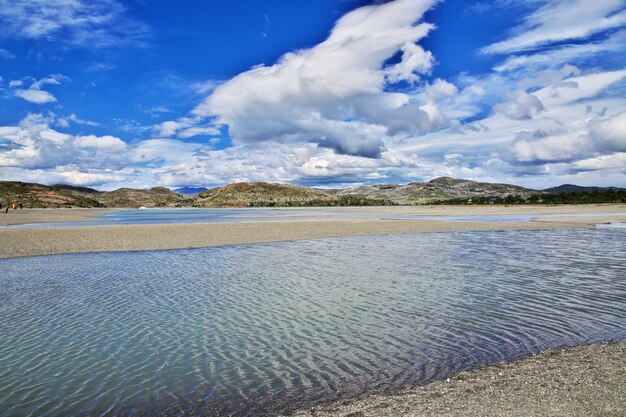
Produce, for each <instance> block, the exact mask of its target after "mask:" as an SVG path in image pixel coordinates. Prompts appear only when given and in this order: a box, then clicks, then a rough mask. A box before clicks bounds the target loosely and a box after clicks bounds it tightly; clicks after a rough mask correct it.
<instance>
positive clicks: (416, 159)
mask: <svg viewBox="0 0 626 417" xmlns="http://www.w3.org/2000/svg"><path fill="white" fill-rule="evenodd" d="M0 25H1V26H2V27H3V30H2V33H0V179H1V180H21V181H33V182H41V183H59V182H63V183H71V184H76V185H87V186H94V187H96V188H101V189H114V188H119V187H122V186H131V187H142V188H143V187H151V186H156V185H165V186H168V187H171V188H176V187H179V186H207V187H211V186H218V185H223V184H226V183H229V182H234V181H275V182H289V183H295V184H302V185H308V186H319V187H339V186H341V187H345V186H351V185H358V184H376V183H404V182H409V181H423V180H429V179H431V178H434V177H438V176H444V175H445V176H453V177H459V178H468V179H474V180H480V181H490V182H509V183H516V184H520V185H525V186H530V187H535V188H544V187H549V186H554V185H558V184H562V183H577V184H581V185H614V186H626V58H625V57H626V51H625V50H626V1H625V0H595V1H593V2H591V1H588V0H493V1H486V0H476V1H467V0H466V1H461V0H447V1H436V0H393V1H387V2H385V1H364V0H311V1H306V2H293V1H284V0H265V1H263V2H259V1H253V0H235V1H186V2H181V3H180V4H174V3H172V2H165V1H150V2H148V1H144V0H126V1H120V0H93V1H87V0H20V1H17V0H0Z"/></svg>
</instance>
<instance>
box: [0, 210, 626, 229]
mask: <svg viewBox="0 0 626 417" xmlns="http://www.w3.org/2000/svg"><path fill="white" fill-rule="evenodd" d="M615 214H619V215H623V214H624V213H623V212H615V213H579V214H578V213H577V214H571V213H570V214H504V215H469V216H424V215H398V214H396V213H394V210H393V207H388V211H386V212H383V213H381V212H376V211H370V210H367V209H360V208H358V207H351V208H343V209H341V208H339V209H332V208H289V209H257V208H234V209H219V208H217V209H216V208H209V209H206V208H175V209H172V208H151V209H143V210H142V209H138V210H123V211H113V212H101V213H100V216H98V217H94V220H93V221H84V222H65V223H35V224H21V225H11V226H0V228H49V227H67V226H110V225H127V224H175V223H223V222H262V221H289V220H355V219H379V220H383V219H385V220H445V221H458V222H467V221H476V222H529V221H531V220H532V219H534V218H546V217H577V216H594V215H600V216H602V215H615Z"/></svg>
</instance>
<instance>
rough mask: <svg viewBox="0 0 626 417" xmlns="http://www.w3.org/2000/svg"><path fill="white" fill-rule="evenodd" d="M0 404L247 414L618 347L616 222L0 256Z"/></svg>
mask: <svg viewBox="0 0 626 417" xmlns="http://www.w3.org/2000/svg"><path fill="white" fill-rule="evenodd" d="M0 266H1V267H2V270H3V274H2V277H0V335H2V337H1V338H0V410H2V412H0V414H1V415H2V416H26V415H46V416H51V415H52V416H54V415H59V416H60V415H63V416H67V415H85V414H88V415H111V416H117V415H131V414H132V415H144V414H145V415H161V414H174V415H177V414H180V413H183V412H186V413H188V414H192V415H195V414H200V415H227V414H229V413H232V414H234V415H259V414H263V413H269V412H286V411H289V410H290V409H293V408H294V407H297V406H301V405H310V404H314V403H319V402H325V401H329V400H333V399H338V398H346V397H351V396H356V395H363V394H366V393H369V392H372V391H377V390H389V389H393V388H397V387H401V386H403V385H405V384H407V383H411V382H416V381H420V382H426V381H430V380H433V379H439V378H445V377H446V376H449V375H450V374H452V373H454V372H457V371H459V370H464V369H471V368H475V367H478V366H480V365H483V364H487V363H492V362H495V361H500V360H507V359H512V358H515V357H518V356H520V355H523V354H527V353H530V352H535V351H539V350H542V349H546V348H550V347H557V346H564V345H574V344H580V343H588V342H594V341H599V340H605V339H626V326H625V325H624V320H623V319H624V317H626V230H625V229H617V228H616V229H582V230H550V231H498V232H461V233H431V234H428V233H421V234H413V235H389V236H370V237H347V238H333V239H320V240H310V241H298V242H286V243H276V244H263V245H250V246H232V247H223V248H208V249H194V250H175V251H154V252H133V253H104V254H78V255H57V256H46V257H37V258H21V259H10V260H2V261H0Z"/></svg>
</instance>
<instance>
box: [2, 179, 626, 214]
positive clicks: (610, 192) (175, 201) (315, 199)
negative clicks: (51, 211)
mask: <svg viewBox="0 0 626 417" xmlns="http://www.w3.org/2000/svg"><path fill="white" fill-rule="evenodd" d="M176 191H178V192H175V191H172V190H170V189H168V188H165V187H154V188H150V189H133V188H120V189H118V190H115V191H99V190H96V189H94V188H89V187H77V186H72V185H67V184H55V185H49V186H48V185H42V184H35V183H24V182H11V181H4V182H0V203H2V204H3V205H6V204H10V203H12V202H21V203H23V205H24V206H25V207H33V208H58V207H126V208H138V207H313V206H367V205H416V204H446V203H449V204H494V203H495V204H497V203H505V204H515V203H529V202H530V203H542V202H543V203H572V202H583V203H585V202H626V189H624V188H616V187H581V186H577V185H571V184H564V185H561V186H558V187H554V188H549V189H545V190H533V189H529V188H524V187H520V186H517V185H511V184H494V183H485V182H476V181H470V180H463V179H455V178H449V177H441V178H436V179H433V180H431V181H428V182H411V183H408V184H379V185H373V186H358V187H351V188H344V189H330V190H320V189H313V188H307V187H301V186H297V185H290V184H277V183H267V182H243V183H234V184H228V185H226V186H223V187H217V188H211V189H206V188H187V187H186V188H183V189H177V190H176ZM583 197H584V198H583Z"/></svg>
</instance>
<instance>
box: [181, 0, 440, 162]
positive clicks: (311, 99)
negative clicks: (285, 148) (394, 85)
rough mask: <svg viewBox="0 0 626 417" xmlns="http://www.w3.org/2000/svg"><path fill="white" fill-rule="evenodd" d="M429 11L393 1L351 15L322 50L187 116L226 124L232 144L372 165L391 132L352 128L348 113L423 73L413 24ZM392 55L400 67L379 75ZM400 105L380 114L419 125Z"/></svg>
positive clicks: (362, 125) (381, 127)
mask: <svg viewBox="0 0 626 417" xmlns="http://www.w3.org/2000/svg"><path fill="white" fill-rule="evenodd" d="M434 3H435V0H396V1H394V2H390V3H386V4H382V5H374V6H367V7H362V8H359V9H356V10H354V11H352V12H350V13H348V14H346V15H345V16H343V17H342V18H341V19H340V20H339V21H338V22H337V24H336V25H335V27H334V29H333V30H332V32H331V34H330V36H329V37H328V39H326V40H325V41H324V42H322V43H320V44H319V45H317V46H315V47H313V48H311V49H306V50H301V51H298V52H295V53H289V54H286V55H284V56H283V57H282V58H281V59H280V60H279V62H278V63H276V64H275V65H273V66H270V67H267V66H259V67H255V68H253V69H252V70H250V71H247V72H244V73H242V74H240V75H238V76H237V77H235V78H233V79H232V80H230V81H228V82H226V83H225V84H223V85H221V86H220V87H218V88H217V89H215V91H214V92H213V93H212V94H211V95H210V96H209V97H208V98H207V99H206V100H205V101H204V102H203V103H202V104H200V105H199V106H197V107H196V109H195V110H194V112H193V113H194V114H195V115H196V116H200V117H206V116H215V117H217V122H218V123H219V124H227V125H228V126H229V132H230V134H231V136H232V137H233V141H234V143H236V144H250V143H257V142H264V141H274V142H281V143H292V144H297V143H307V142H308V143H318V144H319V145H320V146H326V147H329V148H332V149H335V150H336V151H337V152H341V153H348V154H353V155H364V156H372V157H378V156H380V152H381V150H382V149H383V138H384V136H385V132H386V129H387V128H389V127H391V128H392V129H393V128H394V127H393V126H386V125H385V124H384V123H380V122H381V121H378V123H376V124H374V123H368V122H367V121H365V120H359V119H358V116H357V119H356V120H355V115H352V114H350V110H351V107H352V105H353V102H354V101H359V100H360V99H361V97H363V96H368V97H369V98H368V100H370V101H371V100H373V101H377V100H379V101H380V103H381V104H383V105H386V103H387V101H388V99H387V98H386V97H385V95H386V93H385V82H386V81H393V82H398V81H407V82H415V81H416V80H417V76H418V74H419V73H425V72H428V71H429V70H430V67H431V65H432V56H431V55H430V53H427V52H425V51H423V50H422V49H421V48H420V47H418V46H416V45H415V42H417V41H418V40H420V39H421V38H423V37H424V36H426V34H427V33H428V32H429V31H430V30H431V29H432V26H431V25H429V24H426V23H421V24H417V25H416V22H418V21H419V20H420V18H421V16H422V15H423V13H424V12H425V11H426V10H428V9H429V8H430V7H431V6H432V5H433V4H434ZM396 52H401V53H402V59H401V62H400V63H398V64H396V65H393V66H390V67H388V68H383V64H384V63H385V61H386V60H387V59H388V58H390V57H392V56H393V55H394V54H395V53H396ZM405 105H406V106H408V107H405ZM405 105H403V106H400V107H397V108H395V109H394V108H390V107H389V106H387V112H391V113H395V112H396V111H397V112H398V115H397V116H394V119H395V118H402V119H403V118H405V115H404V114H403V113H412V114H413V115H415V117H417V118H420V117H424V113H423V110H420V108H419V105H414V104H411V103H409V102H408V101H406V103H405ZM427 115H428V113H426V116H427Z"/></svg>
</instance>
